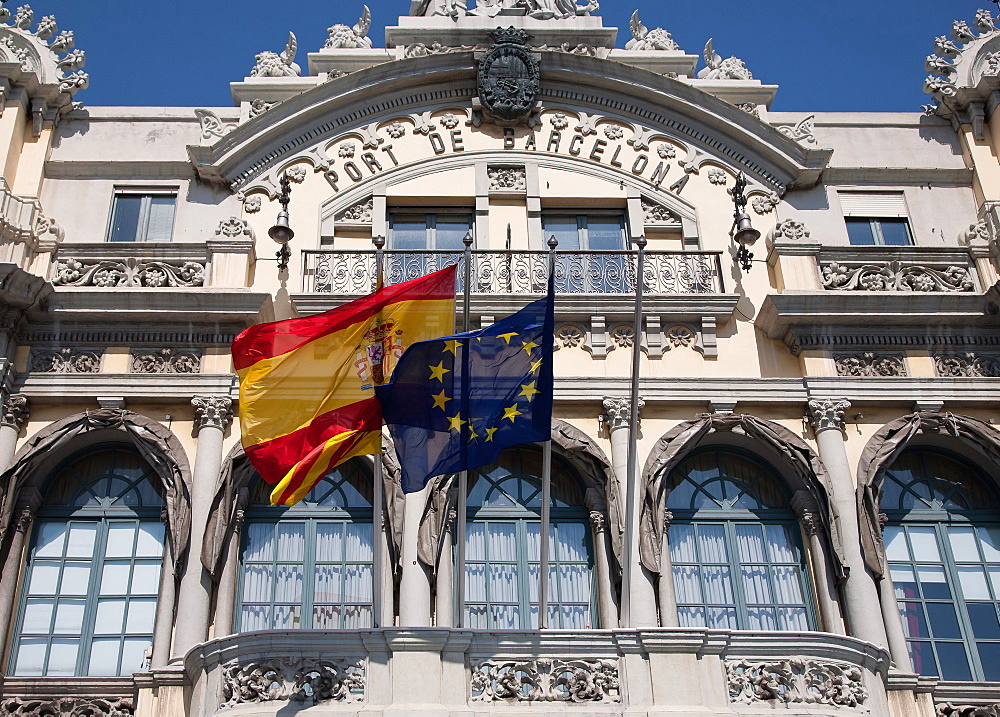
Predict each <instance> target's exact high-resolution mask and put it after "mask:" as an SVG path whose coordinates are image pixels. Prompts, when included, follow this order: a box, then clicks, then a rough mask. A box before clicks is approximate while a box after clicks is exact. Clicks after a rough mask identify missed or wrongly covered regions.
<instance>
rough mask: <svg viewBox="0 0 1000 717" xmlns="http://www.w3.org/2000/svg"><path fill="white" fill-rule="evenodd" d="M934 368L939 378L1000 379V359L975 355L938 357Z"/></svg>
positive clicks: (935, 359) (935, 358)
mask: <svg viewBox="0 0 1000 717" xmlns="http://www.w3.org/2000/svg"><path fill="white" fill-rule="evenodd" d="M934 368H935V369H936V370H937V375H938V376H947V377H955V378H1000V357H998V356H981V355H979V354H975V353H971V352H970V353H964V354H958V355H937V356H935V357H934Z"/></svg>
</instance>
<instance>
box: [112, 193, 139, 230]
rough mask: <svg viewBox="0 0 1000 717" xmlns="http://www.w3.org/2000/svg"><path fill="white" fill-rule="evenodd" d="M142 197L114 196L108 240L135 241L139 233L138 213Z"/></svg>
mask: <svg viewBox="0 0 1000 717" xmlns="http://www.w3.org/2000/svg"><path fill="white" fill-rule="evenodd" d="M141 211H142V197H141V196H139V195H119V196H116V197H115V200H114V208H113V210H112V219H111V222H112V224H111V236H110V237H108V239H109V240H110V241H135V240H136V239H137V238H138V234H139V215H140V213H141Z"/></svg>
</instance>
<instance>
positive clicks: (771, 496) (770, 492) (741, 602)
mask: <svg viewBox="0 0 1000 717" xmlns="http://www.w3.org/2000/svg"><path fill="white" fill-rule="evenodd" d="M669 485H670V494H669V496H668V498H667V508H668V509H669V510H670V511H671V512H672V513H673V518H672V520H671V523H670V532H669V544H670V558H671V562H672V565H673V576H674V589H675V592H676V596H677V613H678V621H679V624H680V625H681V626H682V627H713V628H727V629H739V630H812V629H815V626H816V619H815V609H814V604H813V600H812V595H811V592H810V586H809V582H808V579H807V574H806V568H805V563H804V556H803V550H802V541H801V531H800V530H799V527H798V525H797V523H796V522H795V515H794V513H793V512H792V511H791V509H790V507H789V503H788V495H787V493H786V491H785V489H784V487H783V484H782V482H781V480H780V478H779V477H778V476H777V475H776V474H775V472H774V470H773V469H772V468H771V467H769V466H767V465H765V464H764V463H762V462H759V461H758V460H756V459H755V458H752V457H750V456H747V455H743V454H741V453H736V452H732V451H721V450H719V451H706V452H701V453H697V454H695V455H693V456H691V457H690V458H688V459H686V460H685V461H684V462H683V463H681V464H680V465H679V466H678V467H677V468H676V469H675V470H674V471H673V473H672V474H671V476H670V478H669Z"/></svg>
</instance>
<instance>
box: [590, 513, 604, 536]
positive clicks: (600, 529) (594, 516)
mask: <svg viewBox="0 0 1000 717" xmlns="http://www.w3.org/2000/svg"><path fill="white" fill-rule="evenodd" d="M590 525H591V526H592V527H593V528H594V532H595V533H604V532H607V530H608V519H607V517H605V515H604V513H602V512H600V511H599V510H592V511H590Z"/></svg>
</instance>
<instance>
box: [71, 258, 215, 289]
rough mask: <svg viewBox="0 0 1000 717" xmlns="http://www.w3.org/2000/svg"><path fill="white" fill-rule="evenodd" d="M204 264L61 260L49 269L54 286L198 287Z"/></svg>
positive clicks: (202, 279) (201, 279)
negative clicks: (51, 269)
mask: <svg viewBox="0 0 1000 717" xmlns="http://www.w3.org/2000/svg"><path fill="white" fill-rule="evenodd" d="M204 280H205V266H204V265H203V264H200V263H198V262H196V261H185V262H176V263H174V262H170V263H168V262H164V261H146V262H140V261H137V260H136V259H134V258H129V259H126V260H125V261H124V262H120V261H98V262H87V263H84V262H82V261H78V260H76V259H70V258H67V259H61V260H59V261H58V262H56V265H55V268H54V269H53V271H52V284H53V285H54V286H99V287H102V288H110V287H114V286H146V287H151V288H162V287H174V286H201V285H202V283H203V282H204Z"/></svg>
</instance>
